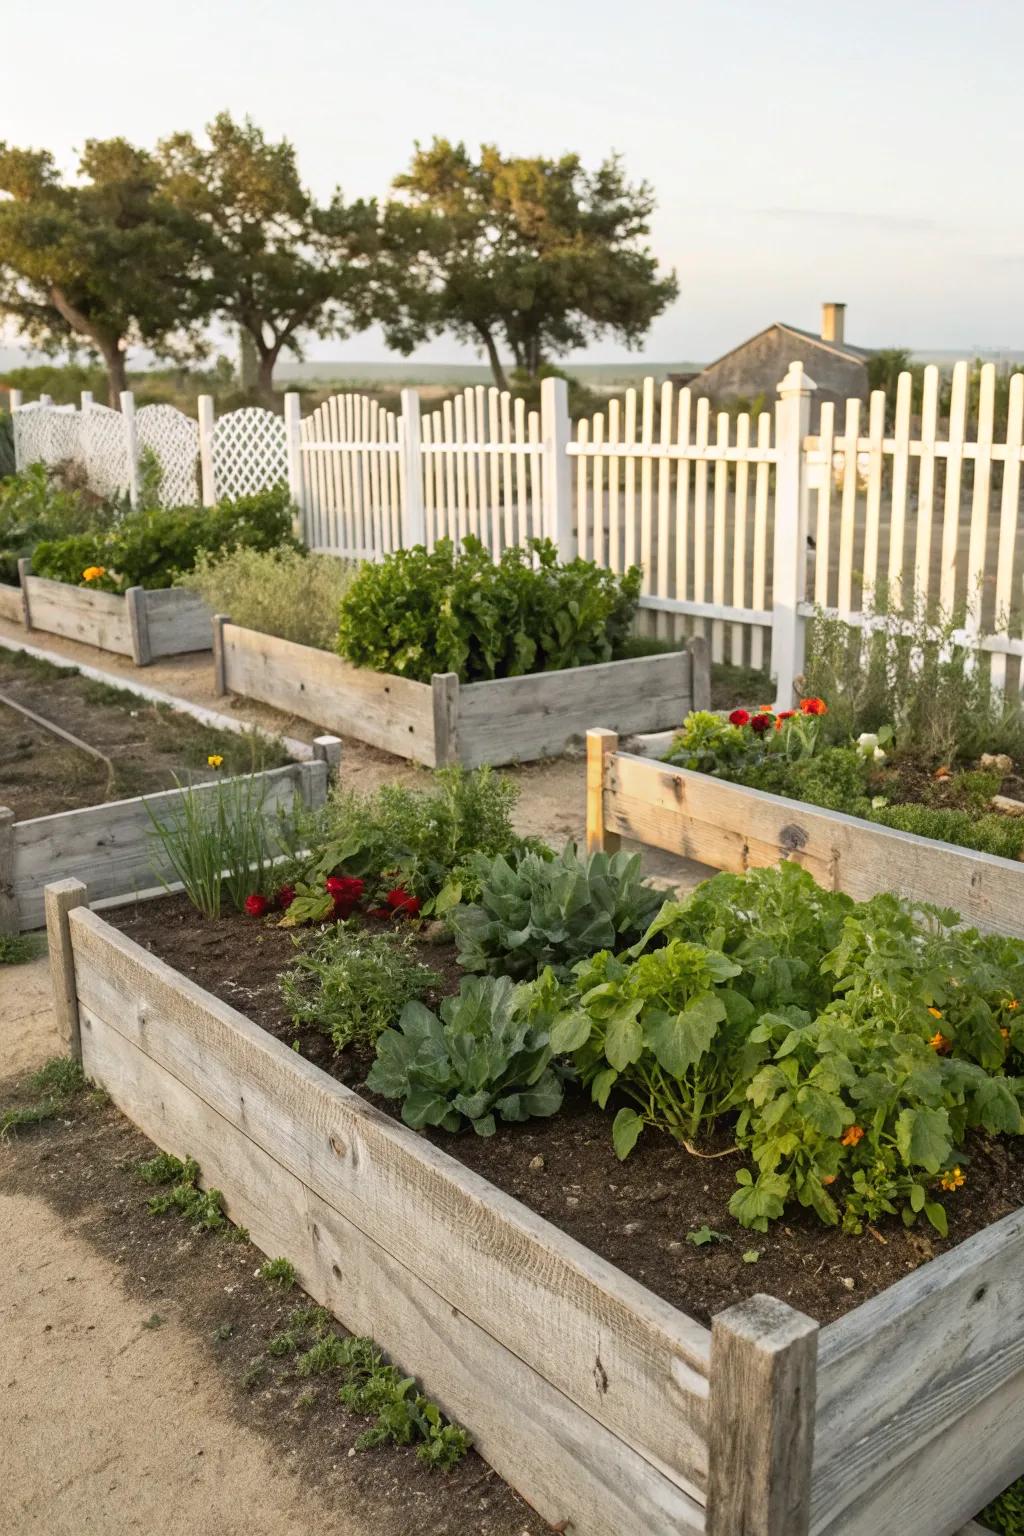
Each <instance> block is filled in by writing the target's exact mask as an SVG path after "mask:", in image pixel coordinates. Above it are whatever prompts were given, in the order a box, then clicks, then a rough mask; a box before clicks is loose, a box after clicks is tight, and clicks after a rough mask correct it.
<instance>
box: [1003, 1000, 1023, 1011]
mask: <svg viewBox="0 0 1024 1536" xmlns="http://www.w3.org/2000/svg"><path fill="white" fill-rule="evenodd" d="M1003 1007H1004V1008H1007V1009H1009V1011H1010V1012H1011V1013H1013V1012H1014V1011H1015V1010H1016V1009H1017V1008H1019V1007H1020V1003H1018V1001H1017V999H1016V998H1015V997H1011V998H1010V1001H1009V1002H1008V1003H1004V1004H1003Z"/></svg>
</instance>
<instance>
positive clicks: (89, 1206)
mask: <svg viewBox="0 0 1024 1536" xmlns="http://www.w3.org/2000/svg"><path fill="white" fill-rule="evenodd" d="M36 1098H38V1094H32V1093H30V1092H29V1090H28V1087H27V1085H26V1086H23V1087H21V1088H20V1089H18V1088H16V1087H14V1086H13V1085H11V1084H9V1083H7V1084H2V1085H0V1108H7V1107H9V1106H13V1105H15V1104H18V1103H21V1102H23V1103H29V1102H31V1101H32V1100H33V1099H36ZM155 1150H156V1149H155V1148H154V1146H153V1144H152V1143H151V1142H149V1141H148V1140H147V1139H146V1137H145V1136H143V1135H142V1133H141V1132H140V1131H138V1130H137V1129H136V1128H135V1126H133V1125H132V1124H131V1123H130V1122H129V1121H128V1120H126V1119H125V1118H124V1117H123V1116H122V1115H121V1114H119V1113H118V1111H117V1110H115V1109H114V1108H113V1107H112V1106H111V1105H110V1104H109V1103H108V1102H107V1101H106V1099H105V1096H104V1095H102V1094H94V1093H89V1092H85V1093H80V1094H78V1095H77V1096H76V1097H75V1098H74V1099H72V1100H70V1101H68V1103H67V1104H66V1106H65V1107H63V1108H62V1109H61V1112H60V1114H59V1116H58V1117H57V1118H55V1119H53V1120H49V1121H46V1122H45V1123H43V1124H41V1125H38V1126H35V1127H33V1128H32V1129H30V1130H22V1131H19V1132H18V1133H17V1134H16V1135H12V1136H11V1137H10V1138H9V1140H8V1141H7V1143H6V1145H5V1146H4V1148H3V1149H2V1151H3V1158H2V1162H0V1183H2V1187H3V1188H4V1190H5V1191H7V1192H9V1193H12V1194H15V1193H16V1194H23V1195H34V1196H41V1197H42V1198H43V1199H45V1200H46V1201H47V1202H48V1203H49V1204H50V1205H51V1206H52V1207H54V1209H55V1210H56V1211H57V1212H58V1213H59V1214H60V1215H62V1216H63V1217H64V1218H65V1219H67V1220H70V1221H74V1223H75V1226H76V1229H77V1231H78V1232H80V1233H81V1234H82V1235H84V1236H85V1237H87V1238H88V1240H89V1241H90V1242H91V1243H92V1244H93V1245H94V1246H95V1247H96V1248H97V1249H98V1250H99V1251H100V1252H101V1253H103V1254H104V1255H105V1256H106V1257H108V1258H109V1259H110V1260H111V1261H112V1262H113V1263H114V1264H116V1265H117V1271H118V1274H119V1276H120V1278H121V1283H122V1285H123V1287H124V1290H125V1292H126V1294H127V1295H128V1297H129V1298H131V1299H132V1300H134V1301H141V1302H142V1303H143V1304H144V1306H145V1307H146V1308H147V1309H148V1310H149V1311H150V1313H151V1322H150V1323H149V1324H147V1325H145V1326H152V1327H156V1326H158V1325H159V1323H160V1321H161V1314H162V1313H163V1314H166V1312H167V1311H168V1310H170V1311H172V1312H173V1314H174V1315H175V1316H176V1317H180V1318H181V1319H183V1320H184V1321H185V1322H186V1324H187V1326H188V1327H189V1328H190V1329H191V1330H192V1331H193V1332H194V1334H195V1336H196V1337H197V1339H198V1340H199V1341H200V1344H201V1347H202V1348H203V1350H204V1351H205V1352H206V1354H207V1357H208V1359H209V1360H210V1363H211V1366H212V1368H213V1369H215V1370H217V1371H219V1372H220V1373H221V1374H222V1379H223V1380H224V1381H225V1382H226V1383H227V1385H228V1388H229V1393H230V1403H231V1407H232V1410H233V1412H234V1413H235V1414H236V1416H237V1418H238V1420H239V1421H240V1422H241V1423H242V1424H244V1425H245V1426H247V1427H248V1428H250V1429H253V1430H255V1431H257V1432H258V1433H260V1434H262V1435H263V1436H265V1437H266V1440H267V1450H268V1455H270V1456H271V1457H272V1458H273V1459H274V1461H275V1463H276V1464H277V1465H279V1466H281V1467H289V1468H290V1469H291V1470H293V1471H294V1472H295V1473H296V1474H297V1475H298V1476H299V1477H301V1478H302V1480H303V1482H304V1483H306V1484H307V1485H308V1486H309V1488H310V1489H311V1490H312V1491H313V1492H314V1493H315V1494H316V1495H317V1497H318V1499H320V1500H322V1507H323V1526H322V1529H323V1530H324V1531H327V1530H331V1529H334V1528H335V1524H336V1521H335V1519H334V1518H332V1515H333V1516H336V1517H337V1520H338V1521H340V1522H341V1523H342V1524H344V1526H345V1529H349V1528H350V1526H349V1523H348V1522H349V1520H351V1519H352V1518H353V1517H354V1516H360V1515H361V1516H362V1517H363V1521H364V1523H365V1529H367V1530H374V1531H376V1532H379V1533H380V1536H412V1533H416V1536H542V1533H543V1532H546V1531H547V1530H548V1526H547V1525H546V1524H545V1523H544V1522H543V1521H542V1520H541V1519H540V1518H539V1517H538V1516H537V1515H536V1514H534V1512H533V1511H532V1510H531V1509H530V1508H529V1507H528V1506H527V1505H526V1504H525V1503H524V1502H523V1501H522V1500H521V1499H520V1498H519V1497H518V1495H517V1494H515V1493H513V1491H512V1490H511V1489H510V1488H509V1487H508V1485H507V1484H506V1483H504V1482H502V1480H501V1479H500V1478H499V1477H498V1475H497V1473H495V1472H493V1471H492V1470H491V1469H490V1468H489V1467H488V1466H487V1465H486V1464H485V1463H484V1462H482V1461H481V1460H480V1458H479V1457H478V1456H477V1455H475V1453H473V1452H470V1454H469V1455H468V1456H467V1457H465V1459H464V1460H463V1461H461V1462H460V1463H459V1464H458V1465H457V1466H456V1467H455V1468H454V1469H452V1470H451V1471H435V1472H431V1471H429V1470H428V1469H427V1468H426V1467H424V1466H423V1465H422V1463H421V1462H419V1461H418V1460H417V1459H416V1453H415V1448H414V1447H404V1446H403V1447H398V1446H386V1447H379V1448H376V1449H373V1450H358V1451H357V1450H356V1449H355V1442H356V1440H357V1438H358V1436H359V1435H360V1434H361V1433H362V1432H363V1431H364V1430H365V1429H366V1427H367V1422H368V1421H367V1420H366V1419H364V1418H361V1417H359V1416H357V1415H355V1414H353V1413H351V1412H349V1411H347V1410H346V1409H345V1408H343V1407H342V1406H341V1404H340V1403H339V1402H338V1400H337V1383H336V1381H334V1380H333V1379H332V1377H331V1376H329V1375H328V1376H319V1377H312V1378H304V1379H303V1378H299V1377H298V1376H297V1375H296V1373H295V1356H294V1355H286V1356H284V1357H280V1358H275V1357H274V1356H272V1355H271V1354H269V1353H268V1351H267V1345H268V1344H269V1342H270V1340H271V1339H273V1338H274V1337H275V1336H276V1335H278V1334H280V1333H282V1332H283V1331H284V1330H285V1329H286V1327H287V1322H288V1318H289V1315H290V1313H291V1312H292V1311H293V1310H294V1309H296V1308H298V1307H301V1306H303V1305H304V1304H307V1303H308V1298H307V1297H306V1296H305V1295H304V1293H303V1292H302V1291H301V1290H299V1289H298V1288H297V1287H295V1288H293V1289H291V1290H287V1291H281V1290H280V1289H278V1288H276V1287H274V1286H272V1285H269V1284H268V1283H267V1282H266V1281H265V1280H261V1279H259V1278H257V1276H256V1271H257V1269H258V1268H259V1267H260V1265H261V1263H262V1262H263V1258H262V1255H261V1254H260V1253H259V1252H258V1251H257V1250H256V1249H254V1248H253V1247H252V1246H251V1245H250V1244H249V1243H248V1242H245V1241H238V1240H232V1238H233V1237H235V1238H236V1239H237V1229H234V1228H230V1229H228V1231H227V1232H226V1233H225V1232H210V1233H201V1232H198V1231H197V1230H196V1229H195V1228H193V1227H190V1226H189V1225H188V1224H187V1223H186V1222H185V1221H184V1219H183V1218H182V1217H181V1216H179V1215H178V1214H176V1213H175V1214H169V1215H164V1216H154V1215H152V1214H151V1213H150V1212H149V1211H148V1210H147V1200H148V1199H149V1197H150V1196H151V1195H152V1194H153V1192H154V1191H153V1190H152V1188H150V1187H148V1186H147V1185H145V1184H144V1183H143V1182H142V1180H141V1179H140V1178H139V1177H138V1174H137V1172H136V1169H137V1166H138V1164H139V1162H140V1161H142V1160H143V1159H145V1158H149V1157H152V1156H153V1154H154V1152H155ZM72 1278H73V1277H72ZM339 1331H340V1329H339ZM154 1406H155V1407H156V1405H154ZM360 1528H362V1526H361V1527H360Z"/></svg>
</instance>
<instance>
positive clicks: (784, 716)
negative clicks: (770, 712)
mask: <svg viewBox="0 0 1024 1536" xmlns="http://www.w3.org/2000/svg"><path fill="white" fill-rule="evenodd" d="M795 714H796V710H795V709H780V710H779V713H778V715H777V716H776V719H777V720H792V718H793V716H794V715H795Z"/></svg>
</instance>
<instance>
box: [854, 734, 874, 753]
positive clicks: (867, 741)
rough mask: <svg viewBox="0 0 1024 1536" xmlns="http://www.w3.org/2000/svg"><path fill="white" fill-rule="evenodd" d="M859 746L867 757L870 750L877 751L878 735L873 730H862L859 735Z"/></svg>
mask: <svg viewBox="0 0 1024 1536" xmlns="http://www.w3.org/2000/svg"><path fill="white" fill-rule="evenodd" d="M857 746H858V747H859V748H860V750H861V751H862V752H863V753H864V756H865V757H867V755H868V753H869V752H875V751H877V749H878V737H877V736H876V735H875V734H874V732H873V731H862V732H861V734H860V735H859V736H858V737H857Z"/></svg>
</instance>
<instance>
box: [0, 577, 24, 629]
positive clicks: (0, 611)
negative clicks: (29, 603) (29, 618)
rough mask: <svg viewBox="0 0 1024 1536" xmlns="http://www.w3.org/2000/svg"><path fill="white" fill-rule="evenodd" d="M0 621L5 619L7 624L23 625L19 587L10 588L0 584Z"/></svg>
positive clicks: (2, 583)
mask: <svg viewBox="0 0 1024 1536" xmlns="http://www.w3.org/2000/svg"><path fill="white" fill-rule="evenodd" d="M0 619H5V620H6V622H7V623H8V624H24V622H25V614H24V611H23V609H22V606H21V588H20V587H10V586H8V585H7V583H6V582H0Z"/></svg>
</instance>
